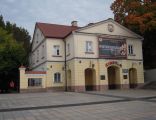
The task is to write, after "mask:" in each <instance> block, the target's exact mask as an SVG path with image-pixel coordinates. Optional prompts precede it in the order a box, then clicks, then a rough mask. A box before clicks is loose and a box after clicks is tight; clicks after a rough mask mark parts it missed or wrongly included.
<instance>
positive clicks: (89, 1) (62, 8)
mask: <svg viewBox="0 0 156 120" xmlns="http://www.w3.org/2000/svg"><path fill="white" fill-rule="evenodd" d="M113 1H114V0H6V1H0V11H1V13H0V14H2V15H3V16H4V18H5V19H6V20H9V21H12V22H15V23H17V25H20V26H23V27H25V28H26V29H28V31H29V32H30V33H31V35H32V32H33V29H34V25H35V22H37V21H40V22H49V23H56V24H68V25H69V24H70V22H71V21H72V20H77V21H78V23H79V25H80V26H83V25H86V24H88V23H89V22H97V21H100V20H103V19H107V18H108V17H113V14H112V12H111V10H110V5H111V3H112V2H113ZM9 3H11V4H9Z"/></svg>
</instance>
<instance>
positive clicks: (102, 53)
mask: <svg viewBox="0 0 156 120" xmlns="http://www.w3.org/2000/svg"><path fill="white" fill-rule="evenodd" d="M99 57H102V58H126V57H127V45H126V41H125V40H111V39H103V38H99Z"/></svg>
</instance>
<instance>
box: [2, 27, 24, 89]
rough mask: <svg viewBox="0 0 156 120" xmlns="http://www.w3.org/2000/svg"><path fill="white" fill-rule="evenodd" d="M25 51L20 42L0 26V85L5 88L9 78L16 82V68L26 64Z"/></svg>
mask: <svg viewBox="0 0 156 120" xmlns="http://www.w3.org/2000/svg"><path fill="white" fill-rule="evenodd" d="M25 58H26V52H25V50H24V48H23V46H22V44H20V43H18V42H17V41H16V40H15V39H14V38H13V36H12V34H8V32H7V31H6V30H4V29H2V28H1V27H0V61H1V62H0V79H1V80H0V81H1V82H2V83H1V85H2V86H0V87H1V89H6V88H7V87H8V86H7V84H8V82H9V81H10V79H15V80H14V81H15V82H17V78H18V68H19V66H20V65H21V64H26V60H25Z"/></svg>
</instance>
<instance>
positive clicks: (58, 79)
mask: <svg viewBox="0 0 156 120" xmlns="http://www.w3.org/2000/svg"><path fill="white" fill-rule="evenodd" d="M60 82H61V74H60V73H58V72H57V73H55V74H54V83H60Z"/></svg>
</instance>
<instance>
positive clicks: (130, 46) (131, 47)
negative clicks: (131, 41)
mask: <svg viewBox="0 0 156 120" xmlns="http://www.w3.org/2000/svg"><path fill="white" fill-rule="evenodd" d="M128 54H130V55H133V45H128Z"/></svg>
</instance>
